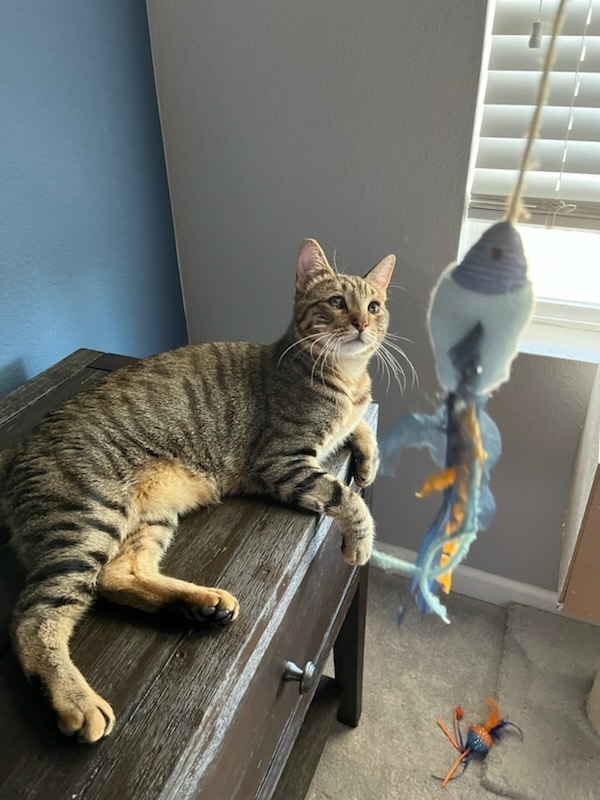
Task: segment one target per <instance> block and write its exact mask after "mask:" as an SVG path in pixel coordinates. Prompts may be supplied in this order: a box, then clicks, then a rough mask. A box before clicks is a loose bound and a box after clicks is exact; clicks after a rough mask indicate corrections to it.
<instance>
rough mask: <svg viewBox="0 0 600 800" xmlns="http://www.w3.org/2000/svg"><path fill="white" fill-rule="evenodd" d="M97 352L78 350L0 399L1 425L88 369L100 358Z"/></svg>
mask: <svg viewBox="0 0 600 800" xmlns="http://www.w3.org/2000/svg"><path fill="white" fill-rule="evenodd" d="M100 355H101V353H99V352H98V351H97V350H85V349H83V348H82V349H81V350H76V351H75V352H74V353H72V354H71V355H70V356H67V358H63V359H62V361H59V362H57V363H56V364H54V365H53V366H52V367H49V368H48V369H47V370H44V372H40V374H39V375H37V376H36V377H35V378H32V379H31V380H29V381H27V383H25V384H23V386H19V388H18V389H15V390H14V391H13V392H10V393H9V394H7V395H5V396H4V397H1V398H0V425H3V424H4V423H5V422H6V421H7V420H9V419H10V418H11V417H12V416H13V415H14V414H16V413H18V412H19V411H22V410H23V409H24V408H27V407H28V406H31V405H33V403H36V402H37V401H38V400H39V399H40V398H41V397H43V396H44V395H45V394H47V393H48V392H50V391H52V390H54V389H56V387H57V386H59V385H60V384H61V383H62V382H63V381H65V380H67V379H68V378H71V377H73V376H74V375H77V373H79V372H80V370H81V369H82V368H83V367H87V366H88V364H90V363H91V362H92V361H94V360H95V359H96V358H98V356H100Z"/></svg>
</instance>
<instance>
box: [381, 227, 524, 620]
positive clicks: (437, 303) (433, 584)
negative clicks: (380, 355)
mask: <svg viewBox="0 0 600 800" xmlns="http://www.w3.org/2000/svg"><path fill="white" fill-rule="evenodd" d="M533 304H534V296H533V287H532V284H531V281H530V280H529V276H528V270H527V260H526V258H525V254H524V251H523V244H522V242H521V237H520V236H519V233H518V231H517V229H516V228H515V227H514V225H513V224H512V223H511V222H507V221H504V222H499V223H497V224H495V225H493V226H492V227H490V228H488V229H487V230H486V231H485V233H484V234H483V235H482V237H481V238H480V239H479V241H478V242H477V243H476V244H474V245H473V247H472V248H471V249H470V250H469V251H468V253H467V254H466V256H465V257H464V258H463V260H462V261H461V262H460V263H459V264H456V265H450V266H449V267H448V268H447V269H446V270H444V272H443V273H442V275H441V277H440V279H439V281H438V283H437V284H436V286H435V288H434V290H433V292H432V295H431V301H430V304H429V311H428V316H427V322H428V328H429V334H430V338H431V343H432V348H433V352H434V356H435V363H436V371H437V376H438V380H439V382H440V384H441V386H442V387H443V388H444V391H445V399H444V402H443V404H442V405H441V406H440V407H439V408H438V409H437V411H436V412H435V413H434V414H431V415H430V414H416V413H415V414H407V415H406V416H403V417H401V418H400V419H398V420H397V421H396V422H395V423H394V424H393V425H392V427H391V428H390V429H389V431H388V432H387V433H386V434H385V435H384V436H383V437H382V440H381V442H380V450H381V467H380V475H381V474H383V475H391V474H392V473H393V467H394V464H395V462H396V461H397V458H398V455H399V452H400V451H401V450H402V449H403V448H405V447H418V448H423V447H425V448H427V449H428V451H429V453H430V455H431V456H432V458H433V460H434V461H435V462H436V463H437V464H438V466H440V467H441V468H442V469H441V471H440V472H438V473H436V474H434V475H431V476H430V477H429V478H428V479H427V480H426V481H425V484H424V486H423V488H422V489H421V491H420V492H419V493H418V495H417V496H419V497H425V496H427V495H429V494H431V493H432V492H434V491H440V492H442V493H443V496H442V503H441V506H440V509H439V511H438V513H437V515H436V517H435V519H434V521H433V522H432V524H431V526H430V528H429V530H428V531H427V533H426V534H425V536H424V538H423V542H422V544H421V548H420V550H419V554H418V556H417V560H416V563H415V564H412V563H410V562H407V561H403V560H402V559H398V558H395V557H393V556H389V555H387V554H384V553H381V552H379V551H375V552H374V554H373V559H372V561H373V563H375V564H377V565H379V566H382V567H385V568H388V569H393V570H395V571H398V572H401V573H403V574H406V575H409V576H412V578H413V582H412V590H413V593H414V595H415V598H416V601H417V605H418V607H419V608H420V609H421V611H423V612H433V613H436V614H438V615H439V616H440V617H441V618H442V619H443V620H444V621H445V622H449V619H448V615H447V612H446V608H445V607H444V606H443V605H442V603H441V602H440V600H439V598H438V596H437V594H438V590H439V589H440V588H441V589H443V590H444V592H446V593H448V592H449V591H450V585H451V577H452V571H453V570H454V569H455V567H456V566H457V565H458V564H459V563H460V562H461V561H462V560H463V559H464V558H465V556H466V555H467V553H468V551H469V548H470V546H471V544H472V542H473V541H474V540H475V538H476V537H477V534H478V532H479V531H480V530H485V529H486V528H487V527H488V525H489V523H490V522H491V520H492V517H493V515H494V511H495V505H494V499H493V497H492V494H491V491H490V488H489V478H490V470H491V469H492V467H493V466H494V464H495V463H496V462H497V461H498V459H499V457H500V452H501V447H502V445H501V439H500V433H499V431H498V428H497V426H496V424H495V423H494V422H493V420H492V419H491V417H490V416H489V415H488V414H487V413H486V411H485V406H486V403H487V400H488V398H489V395H490V393H491V392H492V391H494V390H495V389H497V388H498V387H499V386H500V385H501V384H502V383H504V382H505V381H507V380H508V377H509V374H510V367H511V364H512V361H513V360H514V358H515V356H516V355H517V348H518V342H519V338H520V335H521V333H522V331H523V329H524V328H525V326H526V324H527V322H528V321H529V319H530V317H531V313H532V310H533Z"/></svg>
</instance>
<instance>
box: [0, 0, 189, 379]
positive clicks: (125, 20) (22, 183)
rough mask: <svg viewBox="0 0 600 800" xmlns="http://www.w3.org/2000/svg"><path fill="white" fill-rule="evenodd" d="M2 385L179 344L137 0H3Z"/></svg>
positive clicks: (166, 209) (175, 285)
mask: <svg viewBox="0 0 600 800" xmlns="http://www.w3.org/2000/svg"><path fill="white" fill-rule="evenodd" d="M0 109H1V111H0V119H1V123H0V393H4V392H7V391H10V390H11V389H13V388H15V387H16V386H17V385H19V384H20V383H22V382H23V381H25V380H26V379H27V378H29V377H31V376H32V375H34V374H36V373H37V372H39V371H41V370H42V369H45V368H46V367H48V366H50V365H51V364H52V363H54V362H55V361H57V360H58V359H60V358H62V357H64V356H66V355H68V354H69V353H70V352H72V351H73V350H75V349H77V348H78V347H89V348H93V349H98V350H106V351H111V352H118V353H126V354H130V355H135V356H144V355H148V354H150V353H153V352H158V351H160V350H166V349H168V348H171V347H175V346H178V345H180V344H183V343H184V342H185V341H186V332H185V322H184V315H183V306H182V300H181V290H180V285H179V275H178V271H177V261H176V254H175V244H174V237H173V227H172V221H171V212H170V206H169V197H168V190H167V182H166V174H165V165H164V157H163V151H162V142H161V136H160V127H159V119H158V110H157V105H156V95H155V90H154V81H153V75H152V62H151V54H150V44H149V37H148V28H147V20H146V9H145V3H144V2H143V0H41V1H40V0H0Z"/></svg>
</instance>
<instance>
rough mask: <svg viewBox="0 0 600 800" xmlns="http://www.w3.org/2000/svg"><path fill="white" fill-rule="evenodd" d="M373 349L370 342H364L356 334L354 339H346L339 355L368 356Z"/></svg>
mask: <svg viewBox="0 0 600 800" xmlns="http://www.w3.org/2000/svg"><path fill="white" fill-rule="evenodd" d="M373 350H374V347H373V345H372V344H371V342H366V341H364V340H363V339H359V338H358V336H357V337H355V338H354V339H349V340H346V341H345V342H344V343H343V344H342V347H341V351H340V355H343V356H352V357H354V356H363V357H365V356H370V355H372V353H373Z"/></svg>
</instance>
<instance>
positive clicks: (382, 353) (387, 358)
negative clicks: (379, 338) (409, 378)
mask: <svg viewBox="0 0 600 800" xmlns="http://www.w3.org/2000/svg"><path fill="white" fill-rule="evenodd" d="M377 354H378V356H379V357H380V359H381V363H382V364H383V365H384V366H385V367H386V369H387V371H388V387H387V389H388V390H389V380H390V379H391V376H393V377H394V380H395V381H396V382H397V384H398V386H399V387H400V390H401V391H402V392H404V391H405V389H406V373H405V372H404V370H403V369H402V367H401V366H400V364H399V363H398V362H397V361H396V359H395V358H394V356H393V355H392V354H391V353H389V352H388V350H387V348H386V346H385V345H384V344H382V345H381V347H380V349H379V350H378V351H377Z"/></svg>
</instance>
